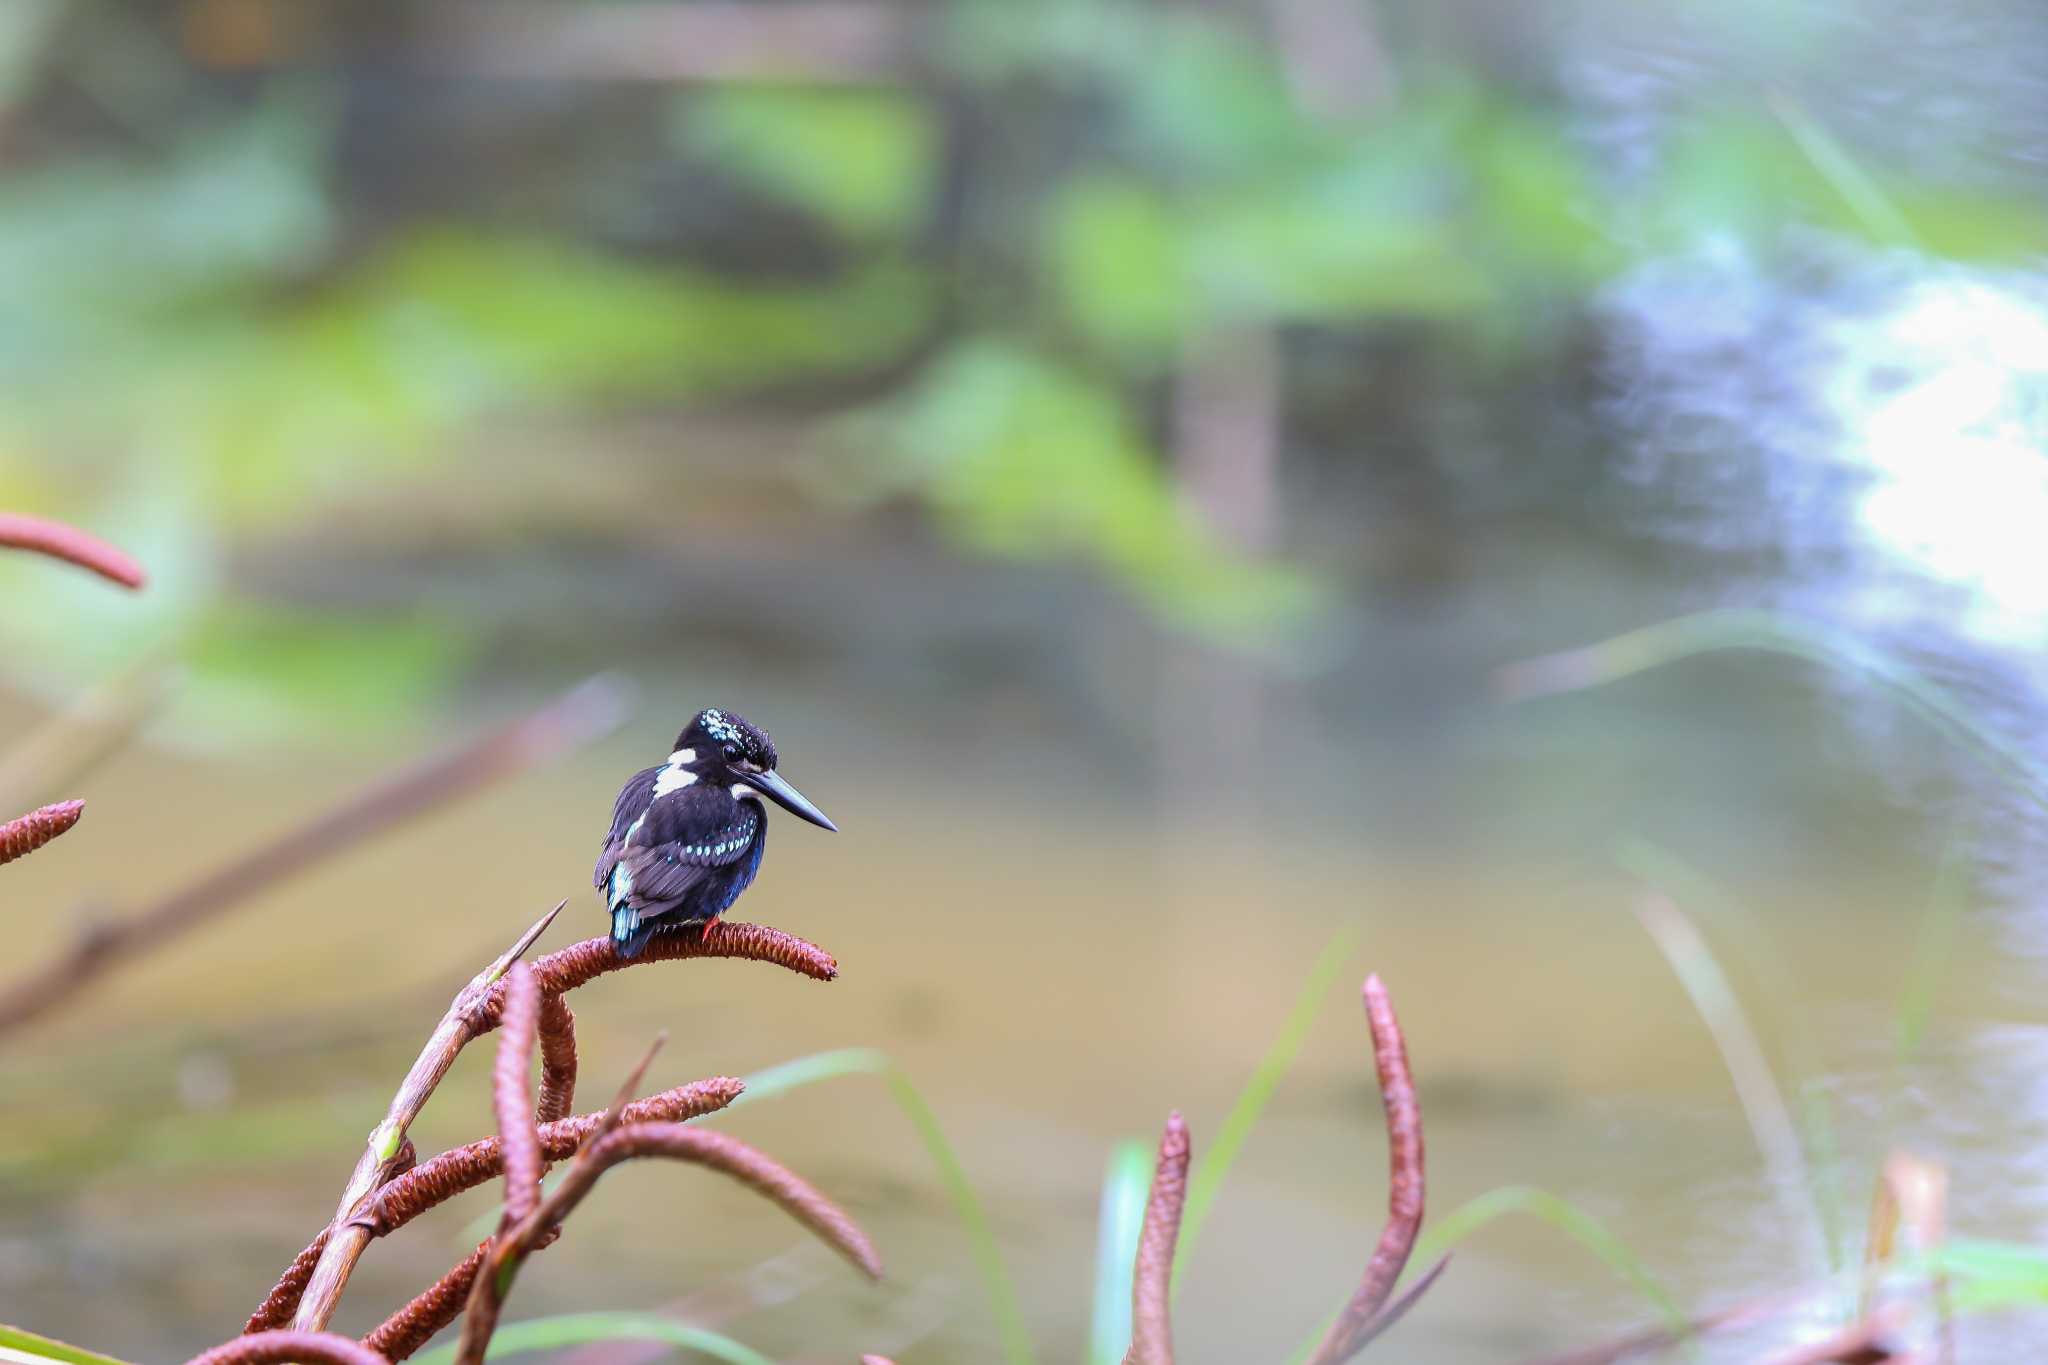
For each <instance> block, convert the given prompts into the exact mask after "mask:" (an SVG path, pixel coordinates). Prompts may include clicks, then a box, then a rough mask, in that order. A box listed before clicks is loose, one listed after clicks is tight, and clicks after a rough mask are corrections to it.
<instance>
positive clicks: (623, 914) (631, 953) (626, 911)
mask: <svg viewBox="0 0 2048 1365" xmlns="http://www.w3.org/2000/svg"><path fill="white" fill-rule="evenodd" d="M653 937H654V926H652V925H649V926H647V927H646V928H642V927H641V925H640V912H639V911H638V910H635V909H634V908H633V907H632V906H631V905H628V904H627V903H626V902H625V901H620V902H619V903H618V904H617V905H614V906H613V907H612V946H613V947H614V948H615V949H617V950H618V954H619V956H620V957H638V956H639V955H640V950H641V949H642V948H644V947H646V946H647V940H648V939H650V938H653Z"/></svg>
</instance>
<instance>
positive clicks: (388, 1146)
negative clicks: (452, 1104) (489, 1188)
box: [292, 901, 567, 1331]
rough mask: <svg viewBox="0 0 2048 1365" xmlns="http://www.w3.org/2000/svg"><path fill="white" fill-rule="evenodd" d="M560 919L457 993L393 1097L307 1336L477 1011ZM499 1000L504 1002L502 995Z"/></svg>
mask: <svg viewBox="0 0 2048 1365" xmlns="http://www.w3.org/2000/svg"><path fill="white" fill-rule="evenodd" d="M563 904H564V905H566V904H567V902H566V901H565V902H563ZM561 912H562V906H561V905H557V906H556V907H555V908H554V909H552V910H550V911H548V913H547V914H545V915H543V916H541V917H540V918H539V919H538V920H536V921H534V923H533V926H532V927H531V928H529V929H528V930H527V931H526V932H525V933H524V934H522V935H520V937H519V941H518V942H516V943H514V944H513V945H512V946H511V947H510V948H507V949H506V950H505V951H504V952H503V953H501V954H499V955H498V959H497V961H495V962H493V963H491V965H490V966H488V967H486V968H484V969H483V970H482V971H480V972H478V973H477V974H476V975H475V976H474V977H471V978H470V981H469V984H468V985H466V986H464V987H463V988H462V989H461V990H460V991H458V992H457V993H456V996H455V999H454V1001H453V1002H452V1003H450V1005H449V1006H448V1010H447V1012H446V1013H445V1014H443V1015H442V1016H441V1022H440V1023H439V1024H438V1025H436V1026H435V1029H434V1032H433V1034H432V1035H431V1036H430V1037H428V1039H427V1043H426V1046H425V1047H423V1048H421V1049H420V1055H419V1057H418V1058H417V1059H415V1060H414V1062H413V1064H412V1070H410V1071H408V1072H407V1073H406V1076H405V1080H404V1081H403V1082H402V1083H401V1084H400V1085H399V1087H398V1093H397V1094H396V1095H394V1096H392V1098H391V1107H390V1109H389V1110H388V1111H386V1113H385V1115H384V1121H383V1122H382V1123H380V1124H378V1125H377V1126H376V1127H375V1128H373V1129H372V1130H371V1131H370V1138H369V1142H368V1144H367V1145H366V1146H365V1148H364V1150H363V1154H362V1156H361V1157H359V1158H358V1159H357V1161H356V1169H355V1173H354V1174H353V1175H351V1176H350V1177H349V1181H348V1185H347V1187H346V1188H344V1189H343V1191H342V1195H341V1203H340V1205H339V1206H338V1207H337V1208H336V1209H335V1212H334V1220H333V1226H332V1227H331V1228H330V1231H329V1234H328V1238H327V1245H326V1247H324V1248H323V1249H322V1250H321V1253H320V1260H319V1262H318V1264H317V1265H316V1266H315V1267H314V1270H313V1274H312V1277H311V1278H310V1279H309V1280H308V1282H307V1285H306V1292H305V1294H304V1296H303V1297H301V1298H300V1300H299V1307H298V1312H297V1313H296V1314H295V1315H294V1316H293V1319H292V1325H293V1326H295V1327H297V1328H299V1329H300V1330H302V1331H317V1330H318V1329H320V1328H322V1327H325V1326H326V1325H327V1321H328V1319H329V1318H331V1317H333V1316H334V1308H335V1305H336V1304H338V1303H339V1302H340V1301H341V1291H342V1289H343V1287H344V1286H346V1285H347V1284H348V1277H349V1274H350V1272H352V1271H353V1270H354V1269H355V1264H356V1261H357V1260H358V1259H359V1258H360V1257H361V1256H362V1254H363V1248H364V1247H365V1246H367V1245H368V1244H369V1240H370V1234H369V1231H368V1229H366V1228H363V1227H360V1226H358V1225H355V1224H351V1223H349V1222H348V1221H347V1220H348V1218H349V1215H350V1214H352V1213H354V1212H355V1208H356V1205H357V1204H359V1203H361V1202H362V1201H363V1199H364V1197H365V1196H367V1195H368V1194H369V1193H370V1192H371V1191H373V1190H375V1189H376V1188H377V1187H378V1186H380V1185H382V1184H383V1183H384V1182H385V1181H386V1180H389V1179H390V1178H391V1163H392V1159H393V1158H394V1157H396V1156H397V1155H398V1152H399V1148H400V1146H401V1144H403V1143H404V1142H405V1140H406V1130H407V1129H408V1128H410V1127H411V1126H412V1121H413V1120H414V1119H415V1118H418V1117H419V1112H420V1110H421V1109H422V1108H424V1107H425V1106H426V1103H427V1100H428V1098H429V1097H430V1096H432V1095H433V1093H434V1089H435V1087H436V1086H438V1085H440V1083H441V1078H442V1077H443V1076H445V1075H447V1074H448V1068H449V1067H451V1066H453V1065H454V1064H455V1055H456V1054H457V1053H459V1052H460V1051H462V1049H463V1046H464V1045H465V1044H466V1043H468V1042H469V1041H470V1039H472V1038H474V1037H475V1036H476V1035H477V1033H479V1032H480V1031H481V1030H479V1029H477V1028H476V1026H475V1023H474V1018H475V1015H476V1012H477V1007H478V1005H479V1004H480V1003H481V1002H482V1001H483V999H484V998H485V997H486V996H487V995H489V994H491V992H492V988H493V987H496V986H498V985H499V984H500V983H499V979H500V978H501V977H503V976H504V974H505V971H506V969H508V968H509V967H510V966H511V965H512V964H513V963H514V962H517V961H518V960H519V959H520V958H522V957H524V956H525V955H526V950H527V949H528V948H530V947H532V946H533V943H534V940H535V939H538V938H539V937H540V936H541V934H542V933H543V932H544V931H545V930H546V929H547V927H548V925H550V924H552V923H553V922H554V918H555V916H556V915H558V914H560V913H561ZM497 998H498V999H499V1000H500V1001H501V1002H502V1001H503V999H504V993H503V991H502V990H500V991H499V992H498V994H497ZM502 1008H503V1006H502V1004H501V1005H500V1009H502Z"/></svg>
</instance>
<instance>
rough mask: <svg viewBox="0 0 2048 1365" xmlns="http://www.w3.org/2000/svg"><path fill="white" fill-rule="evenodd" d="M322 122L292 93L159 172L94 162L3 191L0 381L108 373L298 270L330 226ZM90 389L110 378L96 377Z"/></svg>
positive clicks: (38, 175) (15, 179)
mask: <svg viewBox="0 0 2048 1365" xmlns="http://www.w3.org/2000/svg"><path fill="white" fill-rule="evenodd" d="M327 125H328V116H327V111H326V109H325V107H324V105H323V104H322V102H321V101H319V100H318V99H317V98H315V97H314V96H313V95H312V93H311V92H310V91H307V90H301V89H287V90H286V91H285V92H284V93H283V94H281V95H279V96H278V97H276V98H273V99H272V100H270V101H268V102H266V103H264V104H262V105H259V106H257V107H256V108H255V109H254V110H253V111H252V112H251V113H249V114H248V115H246V116H245V117H243V118H241V119H240V120H238V121H236V122H233V123H228V124H223V125H218V126H212V127H207V128H204V129H201V130H198V131H196V132H192V133H188V134H186V135H185V136H183V137H181V138H180V139H179V141H178V142H177V144H176V145H175V146H174V147H173V149H172V150H171V151H170V152H169V153H168V154H167V155H165V156H164V157H161V158H159V159H156V160H143V159H138V158H132V157H114V156H100V157H93V158H80V159H73V160H65V161H59V162H56V163H54V164H52V165H50V166H48V167H45V168H42V169H39V170H33V171H26V172H16V173H14V174H13V175H11V176H10V177H9V179H8V181H7V184H6V186H5V188H4V189H0V292H4V293H5V295H6V297H7V299H8V307H7V309H6V310H5V311H4V313H0V380H4V379H5V378H7V377H9V376H10V375H20V376H37V375H53V374H54V375H59V376H64V377H67V378H68V376H69V374H70V372H71V371H72V370H73V368H74V367H76V366H78V365H79V364H81V363H82V362H85V361H90V362H91V363H92V364H93V365H94V366H103V365H105V364H106V363H107V362H108V361H109V360H110V359H114V358H118V357H121V356H124V355H127V354H130V353H132V352H135V351H137V350H138V349H146V348H147V346H148V343H149V342H150V340H151V337H152V333H151V331H150V327H151V326H152V325H162V326H167V327H168V326H175V325H176V323H177V316H176V314H177V310H178V309H180V308H183V307H187V306H191V305H193V304H194V303H197V302H199V301H202V300H203V299H204V298H205V297H206V296H207V295H209V294H211V293H214V292H216V291H221V290H226V289H229V288H231V287H233V286H237V285H240V284H242V283H244V282H246V281H248V280H250V279H251V278H267V277H273V276H277V275H279V274H282V273H286V272H291V271H296V270H302V269H304V268H306V267H307V266H309V265H310V264H312V263H313V262H314V261H316V260H317V259H318V258H319V255H320V254H321V253H322V252H323V251H324V250H325V249H326V247H327V245H328V241H329V234H330V232H331V229H332V224H331V221H330V218H329V214H328V206H327V203H326V199H325V195H324V191H323V190H322V188H321V185H320V182H319V175H320V167H321V165H322V158H321V156H320V151H321V149H322V148H323V147H324V144H325V141H326V139H327V136H328V132H327ZM92 377H93V378H94V379H103V377H104V376H103V375H102V374H100V373H98V372H94V374H93V376H92Z"/></svg>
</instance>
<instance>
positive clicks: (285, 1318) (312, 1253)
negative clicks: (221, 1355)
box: [242, 1228, 329, 1333]
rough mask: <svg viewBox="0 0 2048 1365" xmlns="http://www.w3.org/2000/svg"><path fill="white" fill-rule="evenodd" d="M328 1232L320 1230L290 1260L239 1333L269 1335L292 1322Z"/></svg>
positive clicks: (325, 1242) (324, 1229) (318, 1260)
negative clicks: (267, 1333) (265, 1333)
mask: <svg viewBox="0 0 2048 1365" xmlns="http://www.w3.org/2000/svg"><path fill="white" fill-rule="evenodd" d="M328 1231H329V1230H328V1229H327V1228H322V1229H320V1231H319V1232H318V1233H317V1234H316V1235H315V1236H314V1238H313V1240H312V1241H311V1242H309V1243H307V1245H306V1249H305V1250H304V1251H302V1252H300V1253H299V1254H298V1255H297V1256H294V1257H293V1258H292V1263H291V1264H290V1265H288V1266H286V1267H285V1268H284V1274H282V1275H280V1276H278V1277H277V1283H276V1284H274V1285H272V1286H271V1288H270V1293H269V1294H267V1295H265V1296H264V1299H263V1302H262V1303H259V1304H257V1305H256V1311H255V1312H253V1313H251V1314H250V1315H249V1320H248V1321H247V1322H246V1323H244V1324H242V1331H243V1332H245V1333H247V1332H268V1331H273V1330H275V1329H276V1328H279V1327H282V1326H284V1325H285V1324H286V1323H288V1322H290V1321H291V1320H292V1310H293V1309H295V1308H297V1307H298V1306H299V1299H300V1298H301V1297H303V1296H304V1295H305V1292H306V1282H307V1281H308V1280H310V1279H312V1278H313V1267H314V1266H316V1265H318V1264H319V1263H320V1253H321V1251H322V1250H324V1249H325V1248H326V1246H327V1233H328Z"/></svg>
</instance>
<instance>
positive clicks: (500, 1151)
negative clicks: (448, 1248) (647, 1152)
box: [295, 1076, 745, 1264]
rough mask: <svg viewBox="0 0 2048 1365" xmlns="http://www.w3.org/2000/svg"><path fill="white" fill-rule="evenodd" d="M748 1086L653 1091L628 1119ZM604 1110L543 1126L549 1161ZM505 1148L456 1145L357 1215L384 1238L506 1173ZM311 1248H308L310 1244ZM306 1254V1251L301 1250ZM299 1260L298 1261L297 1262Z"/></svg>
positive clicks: (718, 1101) (702, 1105) (691, 1106)
mask: <svg viewBox="0 0 2048 1365" xmlns="http://www.w3.org/2000/svg"><path fill="white" fill-rule="evenodd" d="M744 1088H745V1087H744V1086H743V1085H742V1083H741V1082H740V1081H738V1080H736V1079H735V1078H733V1077H731V1076H712V1077H710V1078H709V1079H707V1080H701V1081H692V1082H691V1083H690V1084H688V1085H679V1086H677V1087H676V1088H675V1089H673V1090H665V1091H663V1092H662V1093H661V1094H659V1095H650V1096H648V1097H647V1098H646V1099H643V1100H635V1101H633V1102H632V1103H631V1104H629V1105H627V1106H626V1107H625V1109H624V1111H623V1112H622V1115H621V1119H622V1121H623V1122H625V1123H681V1122H683V1121H684V1120H686V1119H693V1118H698V1117H701V1116H702V1115H705V1114H710V1113H715V1112H716V1111H718V1110H720V1109H723V1108H725V1107H726V1106H727V1105H729V1104H731V1103H732V1102H733V1101H734V1100H736V1099H738V1098H739V1095H740V1091H741V1090H743V1089H744ZM605 1112H606V1111H604V1110H597V1111H595V1112H593V1113H588V1114H579V1115H577V1116H576V1117H575V1118H569V1119H558V1120H557V1121H555V1122H554V1123H547V1124H542V1125H541V1127H540V1130H539V1135H540V1153H541V1156H542V1157H543V1158H544V1159H545V1160H548V1161H564V1160H567V1159H568V1158H569V1157H572V1156H574V1155H575V1154H576V1151H577V1149H578V1148H579V1147H581V1146H582V1145H583V1144H584V1143H585V1142H587V1141H588V1140H589V1139H590V1136H591V1134H593V1133H595V1132H596V1131H597V1129H598V1127H599V1126H600V1125H601V1124H602V1123H603V1121H604V1118H605ZM504 1150H505V1149H504V1146H503V1145H502V1144H501V1143H500V1142H499V1141H498V1139H496V1138H494V1137H490V1138H484V1139H482V1140H480V1141H477V1142H472V1143H470V1144H468V1145H467V1146H463V1147H456V1148H453V1149H452V1150H450V1151H446V1152H443V1153H441V1154H440V1155H439V1156H436V1157H434V1158H432V1159H430V1160H428V1161H424V1162H422V1163H420V1166H419V1168H418V1169H417V1170H414V1171H412V1172H411V1173H409V1174H407V1175H404V1176H401V1177H399V1178H398V1179H396V1180H393V1181H391V1182H390V1183H389V1184H387V1185H385V1186H384V1187H383V1188H381V1189H379V1190H378V1191H377V1193H376V1195H375V1196H374V1197H373V1198H371V1199H370V1201H369V1202H368V1203H367V1204H365V1205H364V1206H363V1208H362V1211H361V1212H360V1213H358V1214H357V1215H356V1219H355V1221H357V1222H361V1223H364V1224H367V1225H368V1227H369V1229H370V1235H371V1236H373V1237H384V1236H387V1235H389V1234H391V1233H393V1232H396V1231H397V1230H398V1229H400V1228H402V1227H404V1226H405V1225H406V1224H407V1223H410V1222H411V1221H412V1220H413V1219H415V1218H417V1217H419V1216H420V1215H421V1214H423V1213H425V1212H427V1210H429V1209H433V1208H438V1207H440V1206H441V1205H442V1204H445V1203H447V1202H448V1201H449V1200H450V1199H453V1198H454V1197H455V1196H456V1195H458V1194H461V1193H463V1192H464V1191H466V1190H473V1189H475V1188H476V1187H477V1186H479V1185H485V1184H489V1183H490V1182H491V1181H493V1180H496V1179H497V1178H498V1177H499V1176H501V1175H503V1174H504V1173H505V1156H504ZM309 1249H310V1248H309ZM301 1254H302V1255H303V1254H304V1253H301ZM295 1264H296V1263H295Z"/></svg>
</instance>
